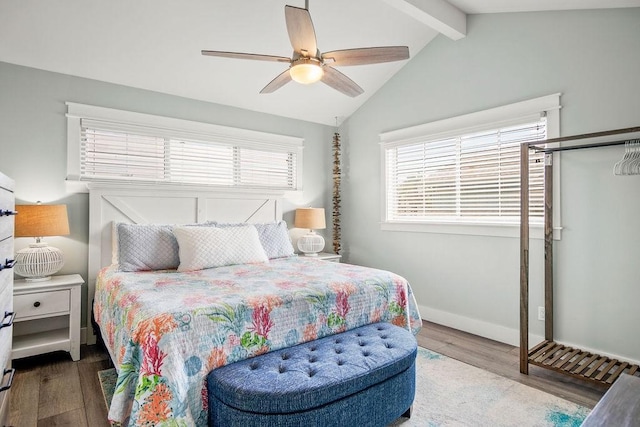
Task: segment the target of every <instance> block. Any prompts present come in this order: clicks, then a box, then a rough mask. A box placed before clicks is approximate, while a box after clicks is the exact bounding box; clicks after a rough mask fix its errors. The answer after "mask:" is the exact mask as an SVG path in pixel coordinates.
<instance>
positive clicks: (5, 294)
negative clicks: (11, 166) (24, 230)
mask: <svg viewBox="0 0 640 427" xmlns="http://www.w3.org/2000/svg"><path fill="white" fill-rule="evenodd" d="M14 209H15V201H14V195H13V180H11V179H10V178H8V177H6V176H5V175H3V174H2V173H0V317H1V318H2V319H1V321H0V374H2V378H1V379H0V426H5V425H6V424H7V416H8V414H9V392H10V391H11V390H10V389H11V383H12V382H13V374H14V373H15V370H13V369H11V339H12V329H13V327H12V325H13V320H14V317H15V315H14V312H13V268H11V267H13V264H14V261H13V224H14V215H15V212H14Z"/></svg>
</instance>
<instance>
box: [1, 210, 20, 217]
mask: <svg viewBox="0 0 640 427" xmlns="http://www.w3.org/2000/svg"><path fill="white" fill-rule="evenodd" d="M11 215H18V212H17V211H10V210H8V209H0V216H11Z"/></svg>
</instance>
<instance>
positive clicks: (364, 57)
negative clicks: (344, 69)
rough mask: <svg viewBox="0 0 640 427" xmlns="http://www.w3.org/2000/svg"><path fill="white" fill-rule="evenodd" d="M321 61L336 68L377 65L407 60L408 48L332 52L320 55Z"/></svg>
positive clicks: (390, 47) (387, 47)
mask: <svg viewBox="0 0 640 427" xmlns="http://www.w3.org/2000/svg"><path fill="white" fill-rule="evenodd" d="M322 59H323V60H324V61H325V62H327V63H329V64H331V65H336V66H344V65H365V64H379V63H382V62H393V61H402V60H403V59H409V48H408V47H407V46H380V47H362V48H357V49H344V50H334V51H332V52H325V53H324V54H322ZM331 61H333V62H331Z"/></svg>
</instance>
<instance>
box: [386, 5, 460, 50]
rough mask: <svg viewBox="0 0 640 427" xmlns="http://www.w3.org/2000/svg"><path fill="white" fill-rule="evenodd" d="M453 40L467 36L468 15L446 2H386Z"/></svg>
mask: <svg viewBox="0 0 640 427" xmlns="http://www.w3.org/2000/svg"><path fill="white" fill-rule="evenodd" d="M384 1H385V2H387V3H388V4H390V5H391V6H393V7H395V8H396V9H398V10H401V11H402V12H404V13H406V14H407V15H409V16H411V17H413V18H415V19H417V20H418V21H420V22H422V23H424V24H426V25H428V26H430V27H431V28H433V29H434V30H436V31H438V32H440V33H442V34H444V35H445V36H447V37H449V38H450V39H452V40H459V39H461V38H463V37H465V36H466V35H467V15H466V14H465V13H464V12H462V11H461V10H460V9H458V8H457V7H455V6H454V5H452V4H451V3H449V2H447V1H445V0H384Z"/></svg>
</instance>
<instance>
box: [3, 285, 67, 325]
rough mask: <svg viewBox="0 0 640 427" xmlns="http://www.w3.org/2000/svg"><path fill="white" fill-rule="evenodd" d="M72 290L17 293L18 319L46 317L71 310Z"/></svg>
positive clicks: (15, 304) (15, 305)
mask: <svg viewBox="0 0 640 427" xmlns="http://www.w3.org/2000/svg"><path fill="white" fill-rule="evenodd" d="M69 295H70V291H68V290H62V291H53V292H36V293H33V294H23V295H15V296H14V297H13V309H14V310H15V312H16V321H20V320H23V319H28V318H30V317H38V318H42V317H46V316H47V315H56V314H60V313H68V312H69V307H70V305H69Z"/></svg>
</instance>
